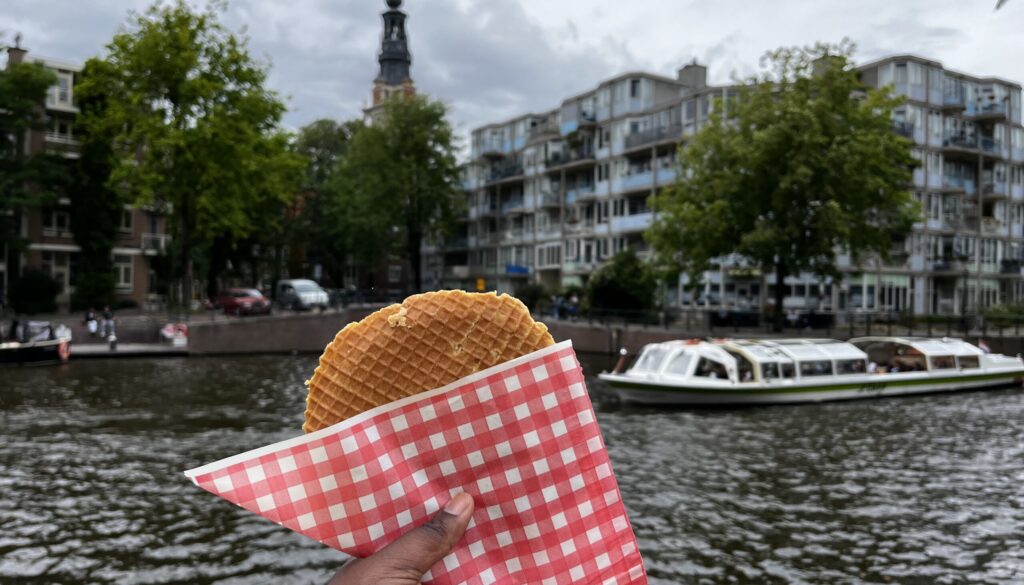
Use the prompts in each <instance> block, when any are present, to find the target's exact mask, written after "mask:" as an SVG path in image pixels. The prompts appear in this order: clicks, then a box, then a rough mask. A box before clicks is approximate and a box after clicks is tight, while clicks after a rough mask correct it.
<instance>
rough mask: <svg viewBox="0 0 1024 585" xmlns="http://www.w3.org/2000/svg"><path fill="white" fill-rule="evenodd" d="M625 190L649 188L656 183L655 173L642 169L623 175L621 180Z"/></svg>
mask: <svg viewBox="0 0 1024 585" xmlns="http://www.w3.org/2000/svg"><path fill="white" fill-rule="evenodd" d="M619 184H620V186H621V188H622V190H623V191H633V190H639V189H649V188H651V186H652V185H653V184H654V173H653V172H651V171H642V172H638V173H633V174H630V175H626V176H624V177H622V179H621V180H620V182H619Z"/></svg>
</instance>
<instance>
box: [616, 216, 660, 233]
mask: <svg viewBox="0 0 1024 585" xmlns="http://www.w3.org/2000/svg"><path fill="white" fill-rule="evenodd" d="M652 221H654V214H653V213H651V212H647V213H637V214H636V215H623V216H620V217H613V218H612V221H611V225H612V231H613V232H639V231H643V230H645V229H647V228H648V227H650V226H651V222H652Z"/></svg>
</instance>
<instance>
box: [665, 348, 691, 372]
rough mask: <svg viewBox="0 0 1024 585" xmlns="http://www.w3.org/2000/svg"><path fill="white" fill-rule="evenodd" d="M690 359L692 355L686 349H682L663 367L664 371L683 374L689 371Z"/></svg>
mask: <svg viewBox="0 0 1024 585" xmlns="http://www.w3.org/2000/svg"><path fill="white" fill-rule="evenodd" d="M692 361H693V355H692V354H691V353H690V352H688V351H684V352H682V353H680V354H679V355H677V356H676V357H674V358H672V361H670V362H669V363H668V368H666V369H665V373H666V374H676V375H677V376H685V375H686V374H688V373H689V368H690V362H692Z"/></svg>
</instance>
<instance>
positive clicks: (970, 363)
mask: <svg viewBox="0 0 1024 585" xmlns="http://www.w3.org/2000/svg"><path fill="white" fill-rule="evenodd" d="M956 361H958V362H960V369H961V370H974V369H977V368H979V367H981V366H980V365H979V364H978V356H976V355H962V356H958V357H957V358H956Z"/></svg>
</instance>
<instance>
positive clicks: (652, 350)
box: [599, 337, 1024, 405]
mask: <svg viewBox="0 0 1024 585" xmlns="http://www.w3.org/2000/svg"><path fill="white" fill-rule="evenodd" d="M599 377H600V379H602V380H604V381H605V382H607V383H608V384H609V385H610V386H611V388H612V389H613V390H614V391H615V392H616V393H617V394H618V395H619V397H620V398H621V399H622V400H623V401H625V402H636V403H643V404H686V405H731V404H732V405H737V404H778V403H789V402H821V401H826V400H850V399H857V398H869V397H877V396H898V395H905V394H923V393H927V392H951V391H956V390H967V389H976V388H988V387H996V386H1007V385H1010V384H1015V383H1016V384H1019V383H1020V382H1021V380H1022V379H1024V360H1022V359H1021V358H1020V357H1019V356H1018V357H1009V356H1005V355H999V354H991V353H987V352H985V351H982V350H981V349H979V348H978V347H976V346H974V345H971V344H970V343H967V342H965V341H962V340H959V339H948V338H943V339H927V338H919V337H913V338H912V337H861V338H858V339H852V340H850V341H849V342H843V341H835V340H831V339H777V340H743V339H737V340H718V341H714V342H706V341H697V340H693V341H668V342H664V343H652V344H650V345H647V346H645V347H644V348H643V350H642V351H641V353H640V355H639V357H638V358H637V360H636V362H635V363H634V364H633V366H632V367H630V368H629V369H628V370H626V371H624V372H621V373H618V372H612V373H603V374H600V376H599Z"/></svg>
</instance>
